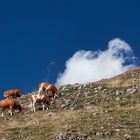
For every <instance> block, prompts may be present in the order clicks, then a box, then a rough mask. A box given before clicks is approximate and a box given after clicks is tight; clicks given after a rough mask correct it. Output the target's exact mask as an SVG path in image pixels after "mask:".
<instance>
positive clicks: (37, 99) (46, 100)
mask: <svg viewBox="0 0 140 140" xmlns="http://www.w3.org/2000/svg"><path fill="white" fill-rule="evenodd" d="M29 100H30V103H31V105H30V106H31V111H36V109H35V104H36V103H40V104H42V108H43V110H44V109H45V105H47V106H48V107H47V109H49V107H50V105H51V101H52V100H51V97H50V96H49V95H47V94H45V93H41V94H32V95H30V96H29Z"/></svg>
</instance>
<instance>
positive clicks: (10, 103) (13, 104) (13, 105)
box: [0, 99, 22, 117]
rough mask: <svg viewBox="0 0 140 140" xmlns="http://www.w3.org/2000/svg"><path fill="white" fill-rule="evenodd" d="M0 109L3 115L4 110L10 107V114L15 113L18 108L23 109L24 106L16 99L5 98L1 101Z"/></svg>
mask: <svg viewBox="0 0 140 140" xmlns="http://www.w3.org/2000/svg"><path fill="white" fill-rule="evenodd" d="M0 109H1V112H2V117H3V112H4V110H5V109H9V111H10V115H13V114H14V111H15V110H17V109H18V110H19V112H20V111H21V110H22V107H21V105H20V103H19V102H18V101H16V100H15V99H5V100H1V101H0Z"/></svg>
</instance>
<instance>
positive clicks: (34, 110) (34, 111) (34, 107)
mask: <svg viewBox="0 0 140 140" xmlns="http://www.w3.org/2000/svg"><path fill="white" fill-rule="evenodd" d="M33 111H34V112H35V111H36V110H35V103H33Z"/></svg>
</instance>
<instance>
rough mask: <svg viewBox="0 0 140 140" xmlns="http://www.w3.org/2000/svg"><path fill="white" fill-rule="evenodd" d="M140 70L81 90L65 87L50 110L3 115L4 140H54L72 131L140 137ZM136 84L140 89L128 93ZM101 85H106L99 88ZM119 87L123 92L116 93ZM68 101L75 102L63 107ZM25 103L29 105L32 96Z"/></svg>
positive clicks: (100, 137) (101, 138)
mask: <svg viewBox="0 0 140 140" xmlns="http://www.w3.org/2000/svg"><path fill="white" fill-rule="evenodd" d="M139 73H140V72H139V70H138V69H136V71H134V70H133V71H129V72H127V73H125V74H123V75H120V76H117V77H114V78H111V79H110V80H102V81H100V82H97V83H92V84H90V86H87V87H83V88H81V89H78V88H79V87H76V86H73V85H68V86H66V88H65V89H63V87H61V88H60V90H59V91H60V92H62V97H60V98H57V99H56V100H55V102H54V104H53V106H52V108H51V109H50V110H45V111H41V110H38V111H37V112H35V113H32V112H30V111H29V110H28V109H24V110H23V111H22V112H21V113H19V114H16V115H15V116H12V117H10V116H8V115H6V116H5V118H0V124H1V127H0V139H2V138H3V139H8V140H9V139H11V140H15V139H17V140H24V139H25V140H32V139H33V140H52V139H55V138H56V137H57V136H58V135H59V134H60V133H63V134H65V135H66V138H67V139H68V138H69V137H70V136H71V134H77V137H78V135H79V136H80V135H82V136H84V138H85V139H86V138H87V137H89V138H91V139H95V140H105V139H107V140H115V139H116V140H117V139H118V140H121V139H129V138H130V139H135V140H137V139H140V102H139V101H140V92H139V91H140V88H139V78H138V75H139ZM135 75H136V76H135ZM133 80H135V81H134V82H133ZM116 81H119V82H118V83H119V84H116ZM114 83H115V84H114ZM120 83H122V84H120ZM134 85H135V86H136V87H137V91H136V92H135V93H132V94H130V93H127V92H126V89H128V88H130V87H132V86H134ZM100 87H104V88H103V89H102V90H97V89H98V88H100ZM104 89H106V90H104ZM116 90H119V91H121V94H120V95H117V96H116ZM67 100H70V101H71V103H70V104H68V105H66V106H64V107H62V105H64V103H65V101H67ZM21 102H22V104H24V105H26V106H27V105H28V104H29V101H28V96H24V97H23V98H22V99H21ZM50 112H51V113H50Z"/></svg>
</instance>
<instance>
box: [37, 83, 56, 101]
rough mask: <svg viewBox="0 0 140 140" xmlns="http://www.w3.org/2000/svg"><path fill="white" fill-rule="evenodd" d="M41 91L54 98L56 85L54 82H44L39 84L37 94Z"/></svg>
mask: <svg viewBox="0 0 140 140" xmlns="http://www.w3.org/2000/svg"><path fill="white" fill-rule="evenodd" d="M41 92H46V93H47V94H49V96H51V97H52V98H55V97H56V96H57V95H58V91H57V88H56V86H55V85H54V84H49V83H46V82H43V83H40V84H39V91H38V94H40V93H41Z"/></svg>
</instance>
